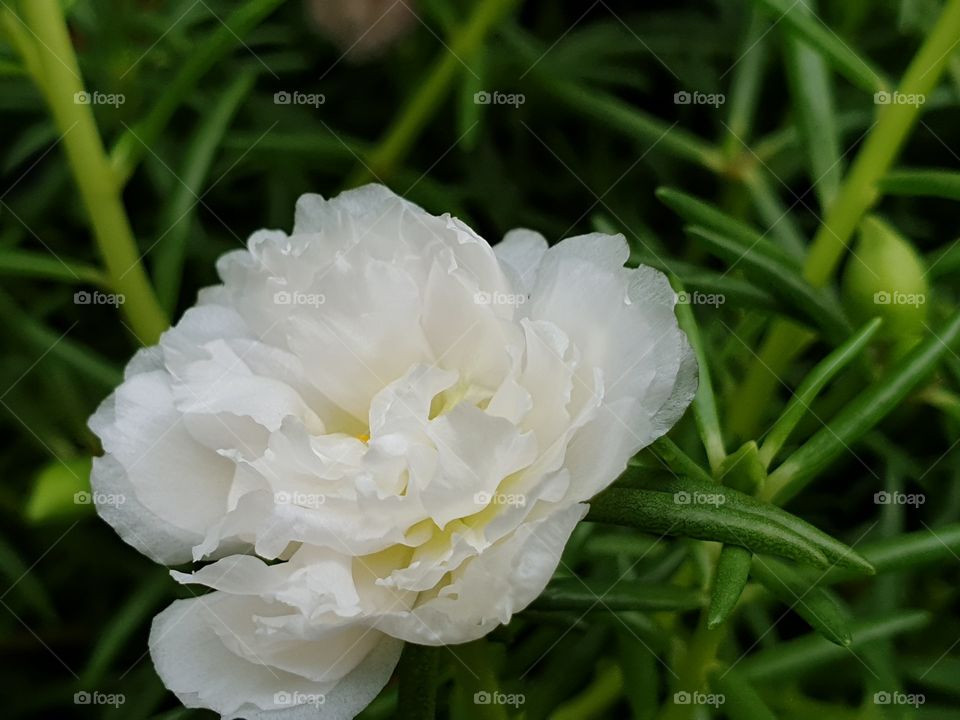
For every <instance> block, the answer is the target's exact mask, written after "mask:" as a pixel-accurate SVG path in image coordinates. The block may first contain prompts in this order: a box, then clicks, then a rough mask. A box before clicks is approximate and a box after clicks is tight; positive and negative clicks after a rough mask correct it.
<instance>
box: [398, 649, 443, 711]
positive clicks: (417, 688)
mask: <svg viewBox="0 0 960 720" xmlns="http://www.w3.org/2000/svg"><path fill="white" fill-rule="evenodd" d="M439 652H440V648H436V647H429V646H427V645H416V644H414V643H407V644H406V645H404V647H403V654H402V655H401V656H400V666H399V676H400V693H399V700H398V704H397V711H398V712H397V715H398V717H399V718H400V719H401V720H433V717H434V714H435V712H436V707H437V669H438V666H439V654H438V653H439Z"/></svg>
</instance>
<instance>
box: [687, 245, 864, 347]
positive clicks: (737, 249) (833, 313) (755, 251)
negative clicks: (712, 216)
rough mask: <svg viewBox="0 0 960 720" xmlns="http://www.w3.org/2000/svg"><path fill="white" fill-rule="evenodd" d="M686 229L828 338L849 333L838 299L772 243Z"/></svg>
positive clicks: (847, 323) (714, 253) (708, 249)
mask: <svg viewBox="0 0 960 720" xmlns="http://www.w3.org/2000/svg"><path fill="white" fill-rule="evenodd" d="M686 231H687V232H688V233H689V234H690V235H691V236H692V237H694V238H696V239H697V240H699V241H700V242H701V243H702V244H703V246H704V247H705V248H706V249H707V251H708V252H710V253H711V254H712V255H716V256H717V257H718V258H720V259H721V260H724V261H725V262H727V263H728V264H729V265H730V266H731V267H739V268H742V269H743V272H744V273H746V275H747V277H749V278H750V279H751V280H753V281H754V282H755V283H756V284H757V285H759V286H760V287H762V288H764V289H765V290H767V291H768V292H770V293H771V294H773V295H775V296H777V297H778V298H780V299H781V300H782V301H783V302H784V303H786V304H788V305H790V306H791V307H793V308H795V309H796V310H797V311H798V312H799V313H801V314H802V315H803V316H804V317H805V318H806V319H807V322H808V324H810V325H813V326H814V327H819V328H821V329H822V330H823V332H824V334H825V335H826V336H827V337H828V338H830V339H832V340H837V339H840V338H845V337H847V335H849V333H850V331H851V327H850V322H849V320H847V317H846V315H845V314H844V312H843V308H842V307H841V305H840V303H839V301H838V300H837V299H836V298H835V297H834V296H833V295H832V294H831V292H830V291H829V290H827V289H826V288H815V287H813V286H812V285H811V284H810V283H809V282H807V281H806V280H805V279H804V278H803V276H802V275H801V274H800V273H799V272H798V271H796V270H794V269H793V268H791V267H789V266H788V265H787V264H786V263H785V262H783V261H782V260H783V258H777V257H775V255H776V253H774V252H773V251H772V248H774V246H772V245H769V243H768V245H769V247H768V248H766V250H763V249H761V245H762V243H759V242H758V243H755V244H754V245H752V246H748V245H744V244H743V243H742V242H739V241H738V240H736V239H734V238H730V237H728V236H726V235H722V234H720V233H717V232H714V231H713V230H708V229H706V228H702V227H697V226H692V227H687V228H686ZM777 250H779V249H777Z"/></svg>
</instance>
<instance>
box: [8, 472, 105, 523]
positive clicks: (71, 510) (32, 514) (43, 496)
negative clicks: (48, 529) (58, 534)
mask: <svg viewBox="0 0 960 720" xmlns="http://www.w3.org/2000/svg"><path fill="white" fill-rule="evenodd" d="M90 466H91V460H90V458H89V457H80V458H74V459H70V460H53V461H51V462H49V463H47V465H46V467H44V468H43V469H42V470H41V471H40V472H39V474H38V475H37V477H36V479H35V480H34V482H33V490H32V491H31V493H30V499H29V500H28V501H27V507H26V509H25V510H24V515H25V516H26V518H27V520H29V521H30V522H35V523H36V522H45V521H48V520H64V519H66V520H72V519H75V518H77V517H79V516H81V515H84V514H87V513H88V512H91V511H92V510H93V506H92V505H90V504H89V503H78V502H77V501H76V498H77V495H78V493H87V494H88V495H89V491H90Z"/></svg>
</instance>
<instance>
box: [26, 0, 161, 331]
mask: <svg viewBox="0 0 960 720" xmlns="http://www.w3.org/2000/svg"><path fill="white" fill-rule="evenodd" d="M22 7H23V14H24V17H25V19H26V22H27V25H28V26H29V27H30V29H31V30H32V31H33V33H34V34H35V35H36V37H37V39H38V42H39V48H38V53H39V60H40V72H41V73H42V76H43V78H44V84H43V89H44V90H45V94H46V98H47V102H48V104H49V105H50V109H51V111H52V113H53V116H54V119H55V121H56V123H57V127H58V129H59V130H60V132H61V133H62V134H63V144H64V147H65V148H66V152H67V159H68V161H69V163H70V168H71V170H72V172H73V175H74V178H75V179H76V182H77V185H78V186H79V188H80V194H81V196H82V198H83V202H84V205H85V206H86V209H87V213H88V214H89V216H90V221H91V224H92V226H93V233H94V237H95V238H96V242H97V247H98V249H99V251H100V254H101V255H102V256H103V259H104V261H105V263H106V265H107V272H108V274H109V276H110V282H111V285H112V286H113V289H114V290H115V291H116V292H117V293H120V294H122V295H123V296H124V304H123V305H122V309H123V312H124V314H125V315H126V316H127V318H128V319H129V321H130V324H131V325H132V326H133V330H134V332H135V333H136V334H137V337H138V338H139V339H140V341H141V342H142V343H144V344H145V345H150V344H153V343H155V342H156V341H157V339H158V338H159V337H160V333H161V332H163V330H164V329H165V328H166V327H167V325H168V323H167V319H166V317H165V316H164V314H163V311H162V310H161V309H160V305H159V304H158V303H157V298H156V296H155V295H154V293H153V289H152V288H151V287H150V283H149V281H148V280H147V275H146V273H145V272H144V269H143V265H141V263H140V254H139V250H138V249H137V245H136V242H135V241H134V238H133V231H132V230H131V228H130V222H129V220H128V219H127V214H126V211H125V210H124V207H123V203H122V201H121V198H120V192H119V189H118V184H117V181H116V177H115V176H114V174H113V172H112V171H111V168H110V164H109V162H108V160H107V157H106V154H105V153H104V149H103V143H102V142H101V140H100V135H99V133H98V131H97V125H96V122H95V120H94V118H93V112H92V109H91V106H90V105H86V104H81V103H78V102H75V100H74V97H75V95H76V94H77V93H80V92H83V89H84V88H83V85H82V82H81V80H80V68H79V65H78V63H77V57H76V54H75V53H74V50H73V45H72V44H71V42H70V35H69V32H68V30H67V23H66V19H65V18H64V16H63V11H62V9H61V7H60V3H59V2H58V0H31V2H29V3H23V6H22Z"/></svg>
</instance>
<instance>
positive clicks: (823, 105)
mask: <svg viewBox="0 0 960 720" xmlns="http://www.w3.org/2000/svg"><path fill="white" fill-rule="evenodd" d="M811 9H812V10H813V11H815V10H816V5H815V4H814V2H812V0H799V1H798V2H796V3H795V4H794V6H793V9H792V11H791V12H795V13H805V14H806V15H808V16H809V17H813V12H811ZM785 52H786V68H787V80H788V81H789V87H790V94H791V95H792V97H793V104H792V107H793V112H794V114H795V122H796V125H797V130H798V131H799V134H800V143H801V145H802V147H803V150H804V152H803V156H804V157H805V158H806V160H807V162H808V163H809V177H810V182H811V183H812V185H813V189H814V192H816V193H817V197H818V198H819V199H820V207H821V208H822V209H826V208H827V207H828V206H829V205H830V202H831V200H833V198H834V197H835V196H836V194H837V191H838V190H839V188H840V180H841V176H842V174H843V164H842V163H841V161H840V157H841V156H840V137H839V134H838V132H837V126H836V123H835V121H834V116H835V109H834V104H833V87H832V84H831V77H830V74H829V72H828V71H827V66H826V63H825V62H824V60H823V57H822V56H821V55H820V54H819V53H817V52H815V51H814V50H812V49H811V48H810V47H809V46H808V45H807V43H806V42H804V41H803V40H801V39H800V38H799V37H798V36H797V35H796V34H791V36H790V37H789V38H787V43H786V48H785Z"/></svg>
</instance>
